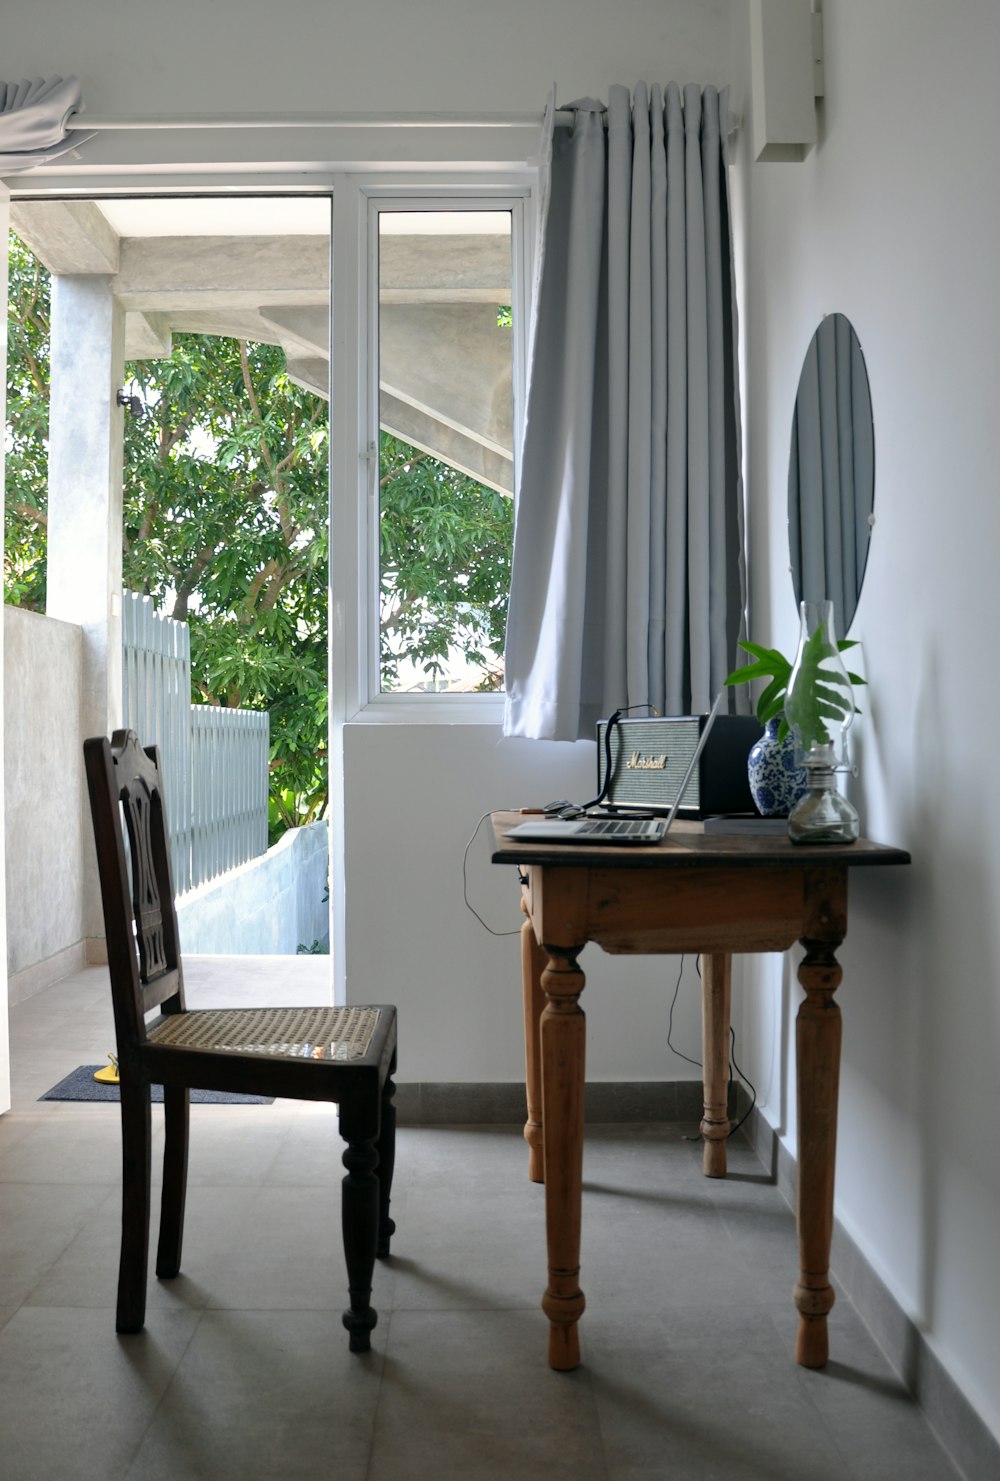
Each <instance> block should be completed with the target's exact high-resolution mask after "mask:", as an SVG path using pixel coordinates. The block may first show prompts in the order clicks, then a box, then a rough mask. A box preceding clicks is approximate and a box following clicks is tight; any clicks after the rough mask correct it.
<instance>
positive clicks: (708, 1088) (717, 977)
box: [701, 952, 733, 1178]
mask: <svg viewBox="0 0 1000 1481" xmlns="http://www.w3.org/2000/svg"><path fill="white" fill-rule="evenodd" d="M732 981H733V959H732V957H731V956H730V955H729V954H728V953H722V952H716V953H712V954H711V955H704V956H702V958H701V1030H702V1050H701V1054H702V1081H703V1087H704V1090H703V1093H704V1097H705V1114H704V1116H703V1117H702V1122H701V1134H702V1137H703V1138H704V1142H705V1150H704V1157H703V1163H702V1167H703V1170H704V1173H705V1176H706V1178H724V1177H725V1176H726V1138H727V1137H728V1135H729V1018H730V1003H731V996H732Z"/></svg>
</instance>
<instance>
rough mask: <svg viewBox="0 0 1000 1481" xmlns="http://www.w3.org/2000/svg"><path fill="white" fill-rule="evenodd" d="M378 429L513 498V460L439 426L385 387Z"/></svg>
mask: <svg viewBox="0 0 1000 1481" xmlns="http://www.w3.org/2000/svg"><path fill="white" fill-rule="evenodd" d="M379 426H380V427H382V428H383V430H384V431H386V432H390V433H391V434H392V436H393V437H398V438H400V439H401V440H402V441H403V442H409V443H411V444H412V446H413V447H418V448H420V450H421V452H425V453H429V454H430V456H431V457H432V458H440V459H441V461H442V462H444V463H450V464H451V466H452V467H453V468H457V469H458V470H459V472H460V473H465V474H467V475H468V477H469V478H474V479H475V480H476V482H477V483H484V484H486V485H487V487H488V488H491V489H496V491H497V492H498V493H500V494H510V495H513V492H514V460H513V457H512V456H508V455H506V454H504V453H501V452H498V451H497V450H496V449H495V448H491V447H487V446H486V445H485V444H484V443H482V442H480V441H479V440H478V439H476V438H475V437H470V436H469V435H468V434H467V433H465V432H463V431H462V429H461V428H459V427H455V426H451V425H449V424H448V423H447V422H442V421H441V420H440V419H439V418H437V417H435V416H434V415H433V414H432V413H430V412H428V411H427V410H425V409H424V408H422V407H418V406H414V405H413V403H412V402H409V401H404V400H403V399H402V398H401V397H398V396H394V395H393V394H392V392H391V391H390V390H388V389H387V388H386V387H384V386H383V387H382V389H381V391H380V394H379Z"/></svg>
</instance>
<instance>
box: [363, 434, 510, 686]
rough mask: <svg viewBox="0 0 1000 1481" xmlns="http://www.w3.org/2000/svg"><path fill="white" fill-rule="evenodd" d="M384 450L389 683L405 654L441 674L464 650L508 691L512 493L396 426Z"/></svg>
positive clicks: (382, 526) (384, 621)
mask: <svg viewBox="0 0 1000 1481" xmlns="http://www.w3.org/2000/svg"><path fill="white" fill-rule="evenodd" d="M380 453H381V456H380V463H379V466H380V470H381V479H380V483H381V489H380V495H381V497H380V521H379V539H380V544H381V557H382V559H381V565H382V579H381V632H382V685H383V688H387V689H388V688H393V687H394V686H395V684H396V682H397V679H398V673H399V665H400V663H401V662H402V661H403V660H404V659H405V660H409V661H410V662H413V663H417V664H419V666H420V667H421V669H422V670H423V672H424V673H425V674H426V675H427V676H428V677H429V678H431V679H433V678H435V677H437V676H439V675H440V674H442V673H443V672H444V669H445V663H446V659H447V657H448V653H449V651H450V650H451V649H453V648H456V647H457V648H460V649H461V650H462V651H463V652H464V653H465V654H466V655H467V657H468V659H469V661H470V662H471V663H474V664H479V665H482V666H483V668H484V670H485V671H486V675H485V678H484V679H483V681H482V683H481V684H480V686H479V687H480V689H482V690H491V689H499V688H501V687H502V684H503V667H502V654H503V644H504V630H505V627H506V622H507V594H508V591H509V589H510V555H511V546H512V542H513V528H514V506H513V500H512V499H509V498H507V497H506V495H504V494H498V493H496V492H495V491H494V490H492V489H488V488H484V487H483V486H482V485H481V484H478V483H476V482H475V481H474V480H473V479H471V478H467V477H466V476H465V474H464V473H459V472H458V471H457V470H456V469H454V468H450V467H449V466H448V465H447V464H445V463H440V462H438V461H437V460H436V459H434V458H432V457H430V456H429V455H428V454H426V453H421V452H417V450H416V449H415V448H412V447H410V446H408V444H407V443H405V442H399V441H398V440H397V439H396V438H394V437H391V436H390V435H389V434H388V433H387V432H383V433H382V435H381V448H380Z"/></svg>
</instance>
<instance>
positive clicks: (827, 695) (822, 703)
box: [726, 628, 867, 743]
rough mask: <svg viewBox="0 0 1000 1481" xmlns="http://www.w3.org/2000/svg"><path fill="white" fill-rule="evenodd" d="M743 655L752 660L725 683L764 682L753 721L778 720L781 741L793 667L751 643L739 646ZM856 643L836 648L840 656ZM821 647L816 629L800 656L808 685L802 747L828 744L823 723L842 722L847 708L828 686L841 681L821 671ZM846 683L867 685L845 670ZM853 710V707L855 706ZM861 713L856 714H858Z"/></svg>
mask: <svg viewBox="0 0 1000 1481" xmlns="http://www.w3.org/2000/svg"><path fill="white" fill-rule="evenodd" d="M739 646H740V647H741V648H742V649H743V650H744V652H746V653H749V654H751V656H752V657H753V659H754V660H755V661H754V662H753V663H747V664H744V665H743V667H742V668H738V669H734V670H733V672H732V673H731V674H730V675H729V677H728V679H727V680H726V683H727V684H730V685H732V684H747V683H749V682H750V681H751V680H752V679H767V680H768V681H769V682H768V684H767V685H766V686H765V687H764V688H763V689H762V690H761V692H760V694H759V695H758V696H757V708H756V713H757V719H758V720H759V721H760V723H761V724H762V725H766V724H767V723H768V721H769V720H774V719H776V718H777V717H778V715H780V716H781V724H780V726H779V727H778V739H779V740H784V738H785V736H786V735H787V734H788V717H787V716H786V714H785V698H786V695H787V693H788V682H789V680H790V679H791V677H792V667H793V665H792V664H791V663H790V662H789V660H788V659H787V658H786V657H785V655H784V654H783V653H780V652H779V651H778V649H777V648H765V647H763V646H762V645H761V644H760V643H751V642H750V641H749V640H747V641H746V642H745V643H740V645H739ZM857 646H858V645H857V642H856V641H855V640H854V639H853V638H852V639H842V640H841V641H840V642H838V644H837V648H838V649H839V651H840V652H841V653H845V652H846V651H847V649H848V648H856V647H857ZM827 656H828V655H827V652H826V649H825V647H824V644H823V632H822V629H820V628H817V630H816V632H814V633H813V635H812V637H811V638H810V639H809V641H808V642H807V643H806V646H805V648H804V649H803V652H802V666H803V671H804V672H805V673H806V674H808V675H809V677H810V680H811V684H810V688H809V690H808V691H807V692H808V694H809V697H810V703H808V704H807V706H806V714H805V729H806V730H808V731H809V735H808V736H807V735H805V734H804V735H803V737H802V739H803V742H804V743H805V742H806V741H807V740H809V739H812V740H819V741H823V740H828V739H829V736H828V734H827V730H826V725H825V724H824V718H826V719H831V720H832V719H842V718H843V716H844V715H845V714H846V712H847V705H846V703H845V701H844V699H843V696H842V695H840V694H839V693H838V692H837V690H836V689H835V688H831V684H841V685H842V684H843V682H844V680H843V678H842V676H841V675H840V674H838V673H832V672H830V671H829V670H827V669H823V667H822V663H823V660H824V659H825V658H826V657H827ZM847 677H848V680H849V681H850V682H851V684H854V685H857V684H864V683H866V682H867V681H866V680H865V679H863V678H862V677H861V675H860V674H854V673H851V672H850V670H848V673H847ZM855 709H857V706H856V705H855ZM860 713H861V711H860V710H858V714H860Z"/></svg>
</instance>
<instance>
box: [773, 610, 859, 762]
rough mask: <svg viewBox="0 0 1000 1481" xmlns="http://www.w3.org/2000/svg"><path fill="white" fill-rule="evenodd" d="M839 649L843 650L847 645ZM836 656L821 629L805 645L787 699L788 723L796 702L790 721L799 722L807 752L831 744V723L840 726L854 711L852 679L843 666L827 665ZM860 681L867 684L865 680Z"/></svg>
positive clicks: (797, 726)
mask: <svg viewBox="0 0 1000 1481" xmlns="http://www.w3.org/2000/svg"><path fill="white" fill-rule="evenodd" d="M837 646H838V647H840V648H842V647H843V646H844V644H842V643H840V644H838V645H837ZM836 657H837V654H836V651H835V650H834V649H833V648H831V647H830V645H829V643H828V642H827V638H826V634H825V632H824V631H823V629H822V627H817V628H816V630H815V631H814V632H813V633H812V634H811V635H810V636H809V637H808V638H807V639H806V641H805V643H804V644H803V645H802V649H801V654H800V657H799V660H798V662H799V669H798V677H797V678H796V680H795V684H794V687H793V689H792V693H791V695H790V696H786V701H787V703H786V712H785V721H786V724H787V723H788V720H789V716H788V712H787V704H788V703H792V702H793V701H794V703H793V713H792V715H791V717H790V718H791V720H793V721H794V722H795V726H796V729H797V730H798V742H799V744H800V745H801V747H802V749H803V751H806V752H808V751H809V750H811V749H812V747H813V746H819V745H829V744H830V743H831V741H832V739H833V737H832V736H831V735H830V731H829V729H828V728H827V721H832V722H833V723H834V724H835V725H840V724H841V722H842V721H843V720H844V719H846V717H847V716H848V715H850V714H851V713H852V712H853V709H854V703H853V700H852V697H851V694H850V688H851V684H852V678H851V676H850V675H848V674H847V673H845V672H844V671H843V670H842V669H841V668H840V667H839V665H838V666H829V667H827V666H826V665H828V664H829V660H830V659H834V658H836ZM858 682H860V683H864V680H860V681H858ZM845 690H846V691H847V692H846V693H845V692H844V691H845Z"/></svg>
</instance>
